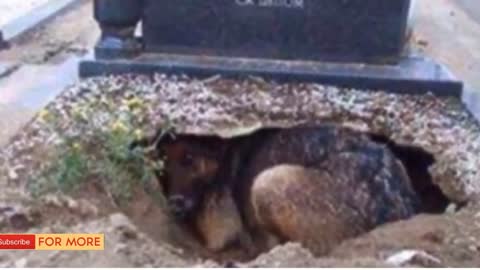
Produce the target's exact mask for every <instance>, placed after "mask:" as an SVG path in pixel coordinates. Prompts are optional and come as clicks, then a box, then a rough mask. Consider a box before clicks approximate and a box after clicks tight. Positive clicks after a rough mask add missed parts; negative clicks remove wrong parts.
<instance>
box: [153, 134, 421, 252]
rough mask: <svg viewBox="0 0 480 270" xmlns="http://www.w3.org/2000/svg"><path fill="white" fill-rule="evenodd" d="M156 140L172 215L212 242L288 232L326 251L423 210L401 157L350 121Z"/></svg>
mask: <svg viewBox="0 0 480 270" xmlns="http://www.w3.org/2000/svg"><path fill="white" fill-rule="evenodd" d="M155 146H156V150H157V153H158V154H159V156H164V157H165V158H166V159H165V169H164V171H163V173H162V175H161V177H160V183H161V185H162V187H163V192H164V194H165V196H166V197H167V199H168V202H169V209H170V211H171V213H172V215H173V216H174V217H175V218H176V219H177V220H178V221H179V222H182V223H183V224H187V225H188V227H189V228H190V229H191V230H192V231H193V232H195V233H196V234H197V235H198V236H199V237H200V239H201V240H202V241H203V243H204V244H205V246H206V247H207V248H208V249H210V250H213V251H221V250H223V249H225V248H227V247H228V246H230V245H234V244H238V243H240V244H246V245H247V246H249V245H250V248H252V247H253V246H255V247H256V248H259V249H260V251H263V250H265V249H268V248H270V247H272V245H274V244H277V243H281V242H286V241H293V242H300V243H302V244H303V245H304V246H305V247H307V248H309V249H310V250H312V251H313V252H314V253H315V254H318V255H322V254H325V253H327V252H328V251H329V250H330V249H331V248H332V247H333V246H335V245H336V244H338V243H339V242H340V241H342V240H344V239H347V238H351V237H355V236H357V235H359V234H362V233H365V232H367V231H369V230H371V229H373V228H374V227H376V226H378V225H380V224H384V223H386V222H391V221H396V220H400V219H406V218H409V217H410V216H412V215H413V214H415V213H416V211H417V210H418V209H419V208H418V207H419V198H418V197H417V194H416V193H415V191H414V189H413V188H412V185H411V183H410V179H409V176H408V174H407V172H406V170H405V168H404V166H403V165H402V163H401V162H400V161H399V160H397V159H396V157H395V156H394V154H393V153H392V152H391V151H390V150H389V149H388V148H387V147H386V146H385V145H383V144H380V143H376V142H374V141H372V140H371V138H370V137H369V136H368V135H366V134H363V133H360V132H356V131H353V130H351V129H347V128H341V127H337V126H333V125H323V126H316V127H296V128H291V129H275V128H272V129H263V130H259V131H257V132H255V133H253V134H250V135H246V136H242V137H238V138H234V139H229V140H224V139H221V138H219V137H215V136H203V137H202V136H193V135H175V136H168V135H167V136H164V137H163V138H161V139H157V140H156V142H155ZM250 250H252V249H250Z"/></svg>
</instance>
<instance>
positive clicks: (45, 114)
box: [38, 109, 50, 121]
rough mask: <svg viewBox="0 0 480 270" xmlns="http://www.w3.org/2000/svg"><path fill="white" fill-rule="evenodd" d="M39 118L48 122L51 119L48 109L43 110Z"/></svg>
mask: <svg viewBox="0 0 480 270" xmlns="http://www.w3.org/2000/svg"><path fill="white" fill-rule="evenodd" d="M38 117H39V118H40V119H41V120H42V121H47V120H48V119H49V118H50V112H49V111H48V110H47V109H43V110H41V111H40V112H39V113H38Z"/></svg>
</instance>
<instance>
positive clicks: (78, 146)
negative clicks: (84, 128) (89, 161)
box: [72, 143, 82, 150]
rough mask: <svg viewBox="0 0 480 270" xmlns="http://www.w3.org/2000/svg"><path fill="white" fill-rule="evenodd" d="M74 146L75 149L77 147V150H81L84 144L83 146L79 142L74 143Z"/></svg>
mask: <svg viewBox="0 0 480 270" xmlns="http://www.w3.org/2000/svg"><path fill="white" fill-rule="evenodd" d="M72 147H73V149H75V150H80V149H82V146H81V145H80V144H79V143H74V144H73V146H72Z"/></svg>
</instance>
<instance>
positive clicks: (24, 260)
mask: <svg viewBox="0 0 480 270" xmlns="http://www.w3.org/2000/svg"><path fill="white" fill-rule="evenodd" d="M27 264H28V261H27V258H21V259H19V260H17V261H15V268H25V267H26V266H27Z"/></svg>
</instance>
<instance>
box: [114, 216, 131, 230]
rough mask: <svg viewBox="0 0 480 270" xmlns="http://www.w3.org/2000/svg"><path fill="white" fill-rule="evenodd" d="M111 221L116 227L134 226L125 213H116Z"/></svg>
mask: <svg viewBox="0 0 480 270" xmlns="http://www.w3.org/2000/svg"><path fill="white" fill-rule="evenodd" d="M110 222H111V223H112V225H113V226H114V227H117V228H120V227H132V223H131V222H130V220H129V219H128V218H127V217H126V216H125V215H123V214H120V213H116V214H112V215H111V216H110Z"/></svg>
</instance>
